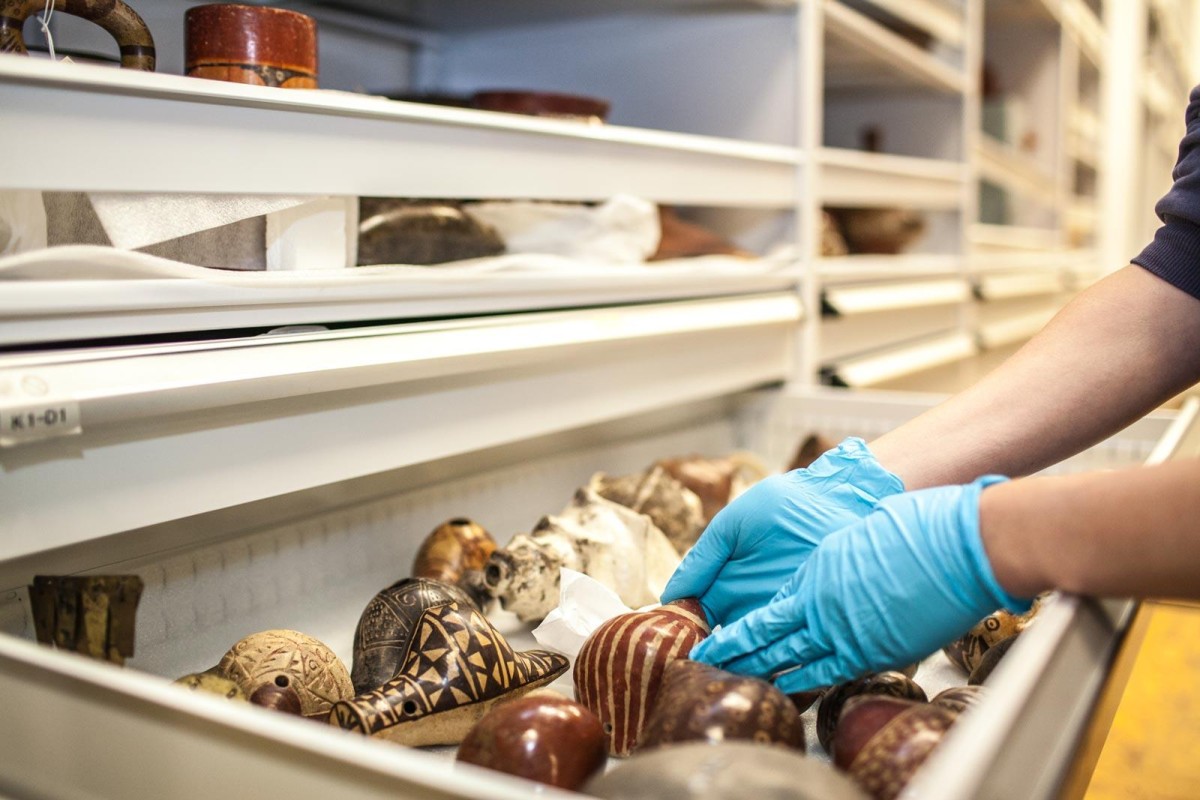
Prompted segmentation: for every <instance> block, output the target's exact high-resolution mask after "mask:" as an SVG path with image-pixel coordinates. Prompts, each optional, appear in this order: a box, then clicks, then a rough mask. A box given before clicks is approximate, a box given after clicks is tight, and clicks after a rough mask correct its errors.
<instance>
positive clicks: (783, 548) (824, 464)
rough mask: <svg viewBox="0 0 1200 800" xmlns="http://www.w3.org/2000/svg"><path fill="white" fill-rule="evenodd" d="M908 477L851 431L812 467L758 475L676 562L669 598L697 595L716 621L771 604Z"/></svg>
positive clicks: (724, 622)
mask: <svg viewBox="0 0 1200 800" xmlns="http://www.w3.org/2000/svg"><path fill="white" fill-rule="evenodd" d="M902 491H904V484H903V483H901V481H900V479H899V478H898V477H896V476H895V475H893V474H892V473H890V472H888V471H887V470H885V469H884V468H883V467H882V466H880V465H879V462H878V461H876V460H875V456H873V455H872V454H871V451H870V450H869V449H868V448H867V444H866V442H864V441H863V440H862V439H855V438H850V439H846V440H845V441H843V442H842V443H841V444H839V445H838V446H837V447H835V448H833V449H832V450H830V451H829V452H827V453H825V454H824V455H822V456H821V457H820V458H818V459H817V460H816V461H814V462H813V463H812V464H810V465H809V467H808V468H807V469H797V470H792V471H791V472H786V473H784V474H782V475H773V476H771V477H769V478H766V479H764V480H762V481H759V482H758V483H756V484H755V485H754V486H752V487H750V489H749V490H748V491H746V492H745V493H744V494H742V495H741V496H740V497H738V498H737V499H736V500H734V501H733V502H732V503H730V504H729V505H728V506H726V507H725V508H723V509H722V510H721V512H720V513H719V514H717V515H716V517H714V518H713V521H712V522H711V523H709V525H708V528H707V529H706V530H705V531H704V535H703V536H701V537H700V540H699V541H698V542H696V545H695V546H694V547H693V548H692V549H691V550H690V551H689V552H688V554H687V556H686V557H685V558H684V559H683V563H681V564H680V565H679V568H678V569H676V570H675V574H674V575H672V576H671V580H670V581H669V582H668V583H667V587H666V590H665V591H664V592H663V596H662V601H663V602H664V603H669V602H671V601H672V600H678V599H679V598H681V597H695V598H698V599H699V600H700V605H702V606H703V607H704V613H705V614H707V615H708V620H709V622H711V623H712V624H713V625H728V624H729V623H731V622H733V621H734V620H737V619H740V618H741V617H743V616H745V615H746V614H748V613H750V612H751V611H753V610H755V609H756V608H761V607H762V606H764V605H766V604H767V603H768V602H769V601H770V600H771V598H772V597H774V596H775V593H776V592H778V591H779V588H780V587H781V586H783V584H784V583H785V582H786V581H787V579H788V578H789V577H791V575H792V573H794V572H795V571H796V568H797V567H799V566H800V565H801V564H803V563H804V559H806V558H807V557H808V554H809V553H811V552H812V550H813V548H814V547H816V546H817V544H818V543H819V542H820V541H821V540H822V539H824V538H825V537H826V536H828V535H829V534H831V533H833V532H834V531H836V530H838V529H839V528H844V527H845V526H846V525H849V524H850V523H851V522H854V521H855V520H858V519H860V518H861V517H863V516H865V515H866V514H867V513H869V512H870V511H871V509H872V508H874V507H875V504H876V503H877V502H879V500H880V499H881V498H884V497H887V496H888V495H892V494H896V493H898V492H902Z"/></svg>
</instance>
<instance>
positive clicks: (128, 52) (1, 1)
mask: <svg viewBox="0 0 1200 800" xmlns="http://www.w3.org/2000/svg"><path fill="white" fill-rule="evenodd" d="M53 6H54V10H55V11H56V12H59V13H62V14H70V15H71V16H73V17H80V18H82V19H86V20H88V21H89V22H94V23H96V24H97V25H99V26H100V27H101V28H103V29H104V30H106V31H108V33H109V34H111V35H112V37H113V38H114V39H116V41H117V45H118V46H119V47H120V48H121V66H122V67H123V68H125V69H140V70H145V71H147V72H153V71H154V62H155V55H154V37H153V36H151V35H150V29H149V28H148V27H146V23H145V22H144V21H143V20H142V18H141V17H140V16H138V13H137V12H136V11H134V10H133V9H132V8H130V7H129V6H128V5H126V4H125V3H123V2H121V0H53ZM45 8H46V0H0V53H17V54H20V55H24V54H26V53H28V52H29V51H28V50H27V49H26V47H25V37H24V27H25V21H26V20H27V19H29V18H30V17H31V16H33V15H34V14H37V13H40V12H41V11H42V10H44V9H45Z"/></svg>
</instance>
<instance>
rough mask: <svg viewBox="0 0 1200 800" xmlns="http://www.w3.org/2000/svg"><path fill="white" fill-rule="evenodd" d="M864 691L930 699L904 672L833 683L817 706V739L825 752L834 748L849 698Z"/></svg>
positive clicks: (862, 693) (911, 698)
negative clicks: (843, 711) (839, 722)
mask: <svg viewBox="0 0 1200 800" xmlns="http://www.w3.org/2000/svg"><path fill="white" fill-rule="evenodd" d="M861 695H886V696H888V697H900V698H903V699H905V700H916V701H919V702H922V703H924V702H925V701H926V700H927V699H928V698H927V697H926V696H925V690H924V689H922V688H921V687H920V686H918V685H917V684H916V683H915V682H913V680H912V679H911V678H909V677H908V676H907V675H905V674H904V673H903V672H877V673H874V674H872V675H867V676H865V677H862V678H858V679H857V680H853V681H847V682H846V683H840V684H838V685H837V686H834V687H833V688H831V689H830V690H829V691H827V692H825V695H824V696H823V697H822V698H821V706H820V708H818V709H817V739H818V740H819V741H820V742H821V747H824V748H825V751H826V752H831V748H832V746H833V742H834V738H835V735H836V732H837V727H838V721H839V719H840V718H841V714H842V709H843V707H844V706H845V705H846V701H848V700H849V699H850V698H852V697H858V696H861Z"/></svg>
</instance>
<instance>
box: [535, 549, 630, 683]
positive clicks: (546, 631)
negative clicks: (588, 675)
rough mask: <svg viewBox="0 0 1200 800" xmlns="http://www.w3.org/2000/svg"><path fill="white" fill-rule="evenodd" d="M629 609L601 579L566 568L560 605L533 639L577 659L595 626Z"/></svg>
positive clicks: (560, 581)
mask: <svg viewBox="0 0 1200 800" xmlns="http://www.w3.org/2000/svg"><path fill="white" fill-rule="evenodd" d="M652 607H653V606H648V608H652ZM630 611H633V609H631V608H629V607H628V606H626V605H625V604H624V603H622V602H621V598H620V597H618V596H617V593H616V592H614V591H613V590H612V589H610V588H608V587H607V586H605V585H604V584H603V583H601V582H600V581H598V580H596V579H595V578H592V577H589V576H588V575H584V574H583V573H582V572H576V571H575V570H573V569H566V568H563V570H562V572H561V573H560V575H559V599H558V607H557V608H554V609H552V610H551V611H550V613H549V614H547V615H546V618H545V619H544V620H542V624H541V625H538V626H537V627H536V628H534V630H533V638H534V639H536V640H537V643H538V644H540V645H541V646H542V647H548V648H550V649H551V650H557V651H558V652H560V653H562V654H564V655H566V656H568V657H570V658H571V659H572V660H574V658H575V657H576V656H577V655H579V649H580V648H581V647H583V643H584V642H585V641H587V638H588V637H589V636H591V635H592V632H593V631H594V630H596V628H599V627H600V626H601V625H603V624H604V623H605V622H607V621H608V620H610V619H612V618H613V617H616V616H619V615H621V614H628V613H629V612H630Z"/></svg>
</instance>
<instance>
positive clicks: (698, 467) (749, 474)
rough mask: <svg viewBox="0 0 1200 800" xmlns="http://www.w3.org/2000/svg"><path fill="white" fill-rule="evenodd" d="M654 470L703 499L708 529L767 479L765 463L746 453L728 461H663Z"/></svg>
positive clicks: (699, 458) (695, 458) (692, 458)
mask: <svg viewBox="0 0 1200 800" xmlns="http://www.w3.org/2000/svg"><path fill="white" fill-rule="evenodd" d="M655 466H657V467H662V468H663V469H665V470H666V471H667V472H668V473H669V474H670V475H671V477H673V478H674V479H675V480H677V481H679V482H680V483H682V484H683V485H684V486H685V487H687V488H688V489H691V490H692V492H694V493H695V494H696V496H697V497H699V498H700V504H701V507H702V509H703V512H704V525H705V526H707V525H708V523H710V522H712V518H713V517H715V516H716V515H717V513H718V512H719V511H720V510H721V509H722V508H724V507H725V506H727V505H729V503H730V502H731V501H732V500H733V499H734V498H736V497H737V496H738V495H740V494H741V493H742V492H744V491H746V490H747V489H749V488H750V487H751V486H753V485H754V484H755V483H757V482H758V481H760V480H762V479H763V478H765V477H767V468H766V467H765V466H764V465H763V463H762V462H761V461H759V460H758V459H757V458H755V457H753V456H751V455H749V454H746V453H734V454H733V455H731V456H728V457H726V458H705V457H704V456H697V455H691V456H686V457H683V458H664V459H662V460H661V461H659V462H658V463H657V464H655Z"/></svg>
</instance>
